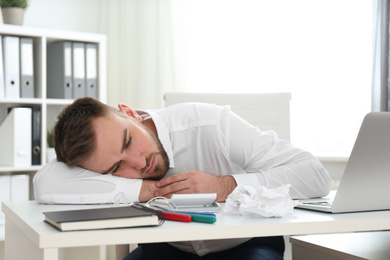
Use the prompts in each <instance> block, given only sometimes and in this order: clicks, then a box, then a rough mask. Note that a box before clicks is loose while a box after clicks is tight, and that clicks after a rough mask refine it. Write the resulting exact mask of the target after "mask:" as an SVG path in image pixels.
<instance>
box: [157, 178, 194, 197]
mask: <svg viewBox="0 0 390 260" xmlns="http://www.w3.org/2000/svg"><path fill="white" fill-rule="evenodd" d="M186 180H187V178H186V175H185V174H182V173H181V174H176V175H173V176H171V177H168V178H166V179H163V180H160V181H158V182H157V183H156V187H157V191H156V192H155V196H165V197H167V196H169V197H170V195H172V194H174V193H190V191H189V190H188V183H187V182H186Z"/></svg>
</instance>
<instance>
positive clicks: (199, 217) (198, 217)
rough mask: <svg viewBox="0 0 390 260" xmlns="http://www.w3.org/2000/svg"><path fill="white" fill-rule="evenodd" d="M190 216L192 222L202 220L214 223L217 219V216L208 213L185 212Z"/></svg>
mask: <svg viewBox="0 0 390 260" xmlns="http://www.w3.org/2000/svg"><path fill="white" fill-rule="evenodd" d="M185 214H186V215H190V216H191V217H192V221H193V222H202V223H214V222H215V221H217V218H216V217H215V216H208V215H199V214H187V213H185Z"/></svg>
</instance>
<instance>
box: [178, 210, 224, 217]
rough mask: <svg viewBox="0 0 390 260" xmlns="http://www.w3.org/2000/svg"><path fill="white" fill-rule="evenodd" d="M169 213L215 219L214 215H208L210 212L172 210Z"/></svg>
mask: <svg viewBox="0 0 390 260" xmlns="http://www.w3.org/2000/svg"><path fill="white" fill-rule="evenodd" d="M170 212H175V213H180V214H194V215H195V214H196V215H206V216H213V217H216V216H215V214H214V213H210V212H191V211H175V210H172V211H170Z"/></svg>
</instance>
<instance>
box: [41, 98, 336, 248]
mask: <svg viewBox="0 0 390 260" xmlns="http://www.w3.org/2000/svg"><path fill="white" fill-rule="evenodd" d="M139 113H140V114H145V113H148V114H149V115H150V116H151V117H152V119H153V121H154V123H155V125H156V128H157V132H158V137H159V139H160V141H161V142H162V144H163V146H164V149H165V150H166V152H167V154H168V157H169V160H170V169H169V171H168V173H167V175H166V176H171V175H173V174H176V173H180V172H184V171H190V170H198V171H204V172H207V173H210V174H213V175H217V176H224V175H232V176H233V177H234V178H235V181H236V183H237V185H244V184H250V185H253V186H255V187H259V186H260V185H263V186H266V187H269V188H274V187H278V186H280V185H283V184H291V188H290V195H291V197H292V198H300V199H304V198H310V197H321V196H326V195H327V194H328V192H329V190H330V185H331V179H330V176H329V174H328V173H327V171H326V170H325V168H324V167H323V166H322V164H321V163H320V162H319V161H318V160H317V159H316V158H315V157H314V156H313V155H312V154H310V153H308V152H306V151H303V150H301V149H299V148H297V147H294V146H293V145H292V144H291V143H290V142H288V141H286V140H280V139H278V137H277V136H276V134H275V133H274V132H263V131H261V130H259V129H257V128H256V127H254V126H252V125H250V124H249V123H247V122H246V121H244V120H243V119H241V118H240V117H238V116H237V115H236V114H234V113H233V112H231V111H230V107H228V106H225V107H220V106H215V105H211V104H201V103H184V104H177V105H173V106H170V107H168V108H164V109H159V110H152V111H139ZM141 184H142V180H137V179H126V178H121V177H116V176H113V175H110V174H106V175H102V174H99V173H94V172H91V171H88V170H85V169H83V168H80V167H73V168H69V167H67V166H66V165H65V164H63V163H59V162H57V161H56V160H53V161H51V162H49V163H48V164H47V165H45V166H44V167H43V168H42V169H41V170H40V171H38V173H37V174H36V175H35V177H34V194H35V199H36V200H37V201H38V202H39V203H48V204H58V203H63V204H80V203H82V204H86V203H113V202H114V199H115V196H116V195H117V194H119V193H123V194H124V196H125V197H126V198H127V199H128V200H129V201H138V195H139V192H140V189H141ZM248 239H249V238H248ZM248 239H231V240H223V241H217V240H213V241H208V240H207V241H193V242H183V243H172V245H174V246H176V247H178V248H180V249H182V250H184V251H188V252H192V253H197V254H198V255H205V254H207V253H209V252H215V251H220V250H224V249H227V248H231V247H233V246H235V245H238V244H240V243H243V242H245V241H246V240H248Z"/></svg>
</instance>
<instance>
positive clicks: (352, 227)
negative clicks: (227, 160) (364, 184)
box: [2, 201, 390, 260]
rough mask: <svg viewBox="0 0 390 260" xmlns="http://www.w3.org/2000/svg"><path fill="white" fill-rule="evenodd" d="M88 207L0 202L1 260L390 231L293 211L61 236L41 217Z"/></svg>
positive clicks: (358, 218) (374, 223) (362, 220)
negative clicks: (1, 220) (96, 249)
mask: <svg viewBox="0 0 390 260" xmlns="http://www.w3.org/2000/svg"><path fill="white" fill-rule="evenodd" d="M87 207H96V205H94V206H92V205H91V206H87V205H84V206H82V205H39V204H37V203H36V202H35V201H28V202H5V203H4V202H3V204H2V211H3V212H4V214H5V217H6V224H5V225H6V226H5V236H6V240H5V259H6V260H14V259H45V260H49V259H50V260H53V259H58V255H59V253H58V251H59V250H58V249H59V248H65V247H82V246H95V245H120V244H133V243H153V242H168V241H186V240H203V239H223V238H240V237H260V236H276V235H303V234H325V233H346V232H354V231H371V230H390V211H378V212H367V213H351V214H327V213H317V212H312V211H306V210H299V209H296V210H294V213H293V214H290V215H288V216H286V217H284V218H261V217H256V216H241V215H226V214H223V213H218V214H217V222H216V223H214V224H203V223H180V222H173V221H166V222H165V223H164V224H163V225H162V226H158V227H141V228H127V229H111V230H93V231H77V232H60V231H58V230H57V229H55V228H53V227H52V226H50V225H48V224H46V223H44V222H43V219H44V217H43V214H42V212H44V211H55V210H70V209H77V208H87ZM107 207H109V206H107Z"/></svg>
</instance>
